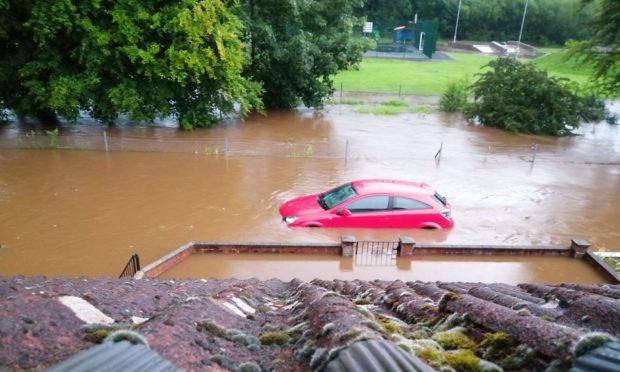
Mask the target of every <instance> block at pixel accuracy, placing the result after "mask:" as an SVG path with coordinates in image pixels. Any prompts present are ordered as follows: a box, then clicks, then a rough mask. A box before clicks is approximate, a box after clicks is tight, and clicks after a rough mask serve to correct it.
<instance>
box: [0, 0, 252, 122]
mask: <svg viewBox="0 0 620 372" xmlns="http://www.w3.org/2000/svg"><path fill="white" fill-rule="evenodd" d="M229 6H230V4H228V2H226V3H225V2H224V1H222V0H118V1H105V0H47V1H43V0H0V104H1V105H2V107H3V108H8V109H11V110H14V111H15V112H16V113H17V114H23V115H35V116H38V117H41V118H52V117H54V116H55V115H61V116H64V117H66V118H67V119H69V120H73V119H76V118H77V117H78V115H79V110H86V111H88V112H89V113H90V114H91V115H92V116H94V117H95V118H97V119H99V120H102V121H104V122H111V121H113V120H114V119H115V118H116V117H117V115H118V114H126V115H128V116H129V117H130V118H132V119H135V120H151V119H153V118H155V117H165V116H169V115H175V116H176V117H177V118H178V120H179V122H180V124H181V125H182V127H183V128H185V129H191V128H195V127H206V126H210V125H212V124H213V123H215V122H216V121H217V120H218V119H219V116H220V115H221V114H222V113H228V112H232V111H234V110H235V109H236V107H237V105H240V107H241V110H242V111H243V112H244V113H247V112H248V111H249V110H252V109H256V108H260V107H261V102H260V85H259V84H257V83H254V82H252V81H251V80H250V79H247V78H244V77H243V76H242V74H241V72H242V70H243V67H244V62H245V54H244V48H243V45H242V42H241V40H240V35H241V28H242V25H241V22H240V21H239V19H238V17H237V16H236V15H235V14H234V10H231V8H230V7H229Z"/></svg>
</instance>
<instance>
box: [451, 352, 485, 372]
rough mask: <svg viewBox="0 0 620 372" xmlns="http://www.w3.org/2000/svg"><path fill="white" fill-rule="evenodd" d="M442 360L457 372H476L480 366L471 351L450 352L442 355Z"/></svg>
mask: <svg viewBox="0 0 620 372" xmlns="http://www.w3.org/2000/svg"><path fill="white" fill-rule="evenodd" d="M444 358H445V361H446V363H447V364H449V365H450V367H452V368H454V369H456V370H457V371H463V372H469V371H471V372H476V371H478V365H479V364H480V359H479V358H478V357H477V356H476V355H474V353H473V352H472V351H471V350H456V351H450V352H447V353H445V354H444Z"/></svg>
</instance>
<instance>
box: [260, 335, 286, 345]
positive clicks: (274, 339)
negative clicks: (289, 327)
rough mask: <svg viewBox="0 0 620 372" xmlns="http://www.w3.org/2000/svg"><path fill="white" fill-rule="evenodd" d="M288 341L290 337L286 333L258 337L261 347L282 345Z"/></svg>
mask: <svg viewBox="0 0 620 372" xmlns="http://www.w3.org/2000/svg"><path fill="white" fill-rule="evenodd" d="M289 339H290V336H289V335H288V334H287V333H286V332H267V333H264V334H263V335H261V336H260V342H261V343H262V344H263V345H273V344H276V345H284V344H286V343H287V342H288V340H289Z"/></svg>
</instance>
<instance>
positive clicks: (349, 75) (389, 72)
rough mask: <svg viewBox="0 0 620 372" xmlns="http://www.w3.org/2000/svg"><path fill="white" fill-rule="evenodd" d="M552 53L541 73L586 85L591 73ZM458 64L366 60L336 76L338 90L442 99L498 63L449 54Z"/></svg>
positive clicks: (539, 61) (483, 57)
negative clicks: (451, 87)
mask: <svg viewBox="0 0 620 372" xmlns="http://www.w3.org/2000/svg"><path fill="white" fill-rule="evenodd" d="M546 52H548V53H550V54H548V55H546V56H544V57H541V58H538V59H536V60H533V61H532V63H534V64H536V66H538V67H539V68H541V69H545V70H547V71H548V72H549V74H550V75H552V76H562V77H567V78H569V79H571V80H574V81H576V82H578V83H584V82H586V81H587V80H588V76H589V73H590V71H589V69H588V68H584V67H582V66H578V65H577V64H576V63H575V62H574V61H566V60H565V56H566V55H565V53H564V52H562V51H561V50H560V49H549V50H546ZM448 54H449V55H450V56H451V57H452V58H453V59H454V61H441V62H433V61H431V62H415V61H406V60H391V59H379V58H364V60H363V61H362V62H361V63H360V66H359V69H358V70H348V71H342V72H340V73H338V74H337V75H335V76H334V88H335V89H336V90H340V89H341V88H342V90H344V91H351V92H378V93H399V91H400V93H402V94H419V95H441V94H442V93H443V91H444V90H445V88H446V86H447V84H448V82H450V81H451V80H459V79H468V80H469V81H470V82H473V81H475V79H476V76H475V74H477V73H480V72H481V71H483V70H482V67H483V66H484V65H486V64H487V63H488V62H489V61H491V60H492V59H494V58H495V57H493V56H487V55H479V54H468V53H448Z"/></svg>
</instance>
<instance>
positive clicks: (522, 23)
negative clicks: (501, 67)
mask: <svg viewBox="0 0 620 372" xmlns="http://www.w3.org/2000/svg"><path fill="white" fill-rule="evenodd" d="M528 2H529V0H525V8H524V9H523V18H522V19H521V29H520V30H519V41H518V42H517V53H516V54H515V58H519V48H520V47H521V35H522V34H523V25H524V24H525V13H527V3H528Z"/></svg>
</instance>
